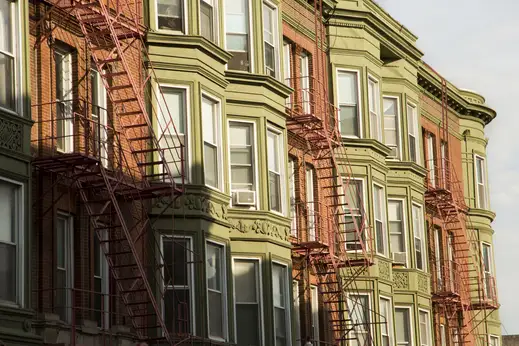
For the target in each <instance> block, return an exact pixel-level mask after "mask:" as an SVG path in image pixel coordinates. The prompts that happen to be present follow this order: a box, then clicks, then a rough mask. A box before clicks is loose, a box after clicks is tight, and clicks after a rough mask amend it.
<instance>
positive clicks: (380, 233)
mask: <svg viewBox="0 0 519 346" xmlns="http://www.w3.org/2000/svg"><path fill="white" fill-rule="evenodd" d="M375 228H376V232H377V252H379V253H385V251H386V250H385V244H384V237H385V234H384V226H383V225H382V222H381V221H378V220H376V221H375Z"/></svg>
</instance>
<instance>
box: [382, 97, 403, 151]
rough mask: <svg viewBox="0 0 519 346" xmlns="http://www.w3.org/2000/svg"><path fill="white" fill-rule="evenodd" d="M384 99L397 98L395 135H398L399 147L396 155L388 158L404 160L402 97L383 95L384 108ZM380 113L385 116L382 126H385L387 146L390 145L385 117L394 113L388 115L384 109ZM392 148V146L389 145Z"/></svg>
mask: <svg viewBox="0 0 519 346" xmlns="http://www.w3.org/2000/svg"><path fill="white" fill-rule="evenodd" d="M384 99H392V100H395V101H396V114H394V117H395V127H396V128H395V133H396V135H395V137H396V141H397V144H396V149H397V155H396V156H394V157H393V156H388V157H387V159H388V160H398V161H399V160H402V133H401V132H402V129H401V128H400V126H401V124H402V119H401V116H402V110H401V105H400V97H398V96H393V95H382V108H384V107H383V106H384ZM380 113H382V117H383V118H384V119H383V121H382V123H383V124H384V125H383V126H382V127H383V131H384V144H385V145H386V146H388V144H387V143H386V141H387V136H386V133H385V131H386V126H385V119H386V116H393V115H386V114H385V112H384V111H383V110H382V111H381V112H380ZM388 147H389V146H388ZM389 148H391V147H389ZM390 154H391V153H390Z"/></svg>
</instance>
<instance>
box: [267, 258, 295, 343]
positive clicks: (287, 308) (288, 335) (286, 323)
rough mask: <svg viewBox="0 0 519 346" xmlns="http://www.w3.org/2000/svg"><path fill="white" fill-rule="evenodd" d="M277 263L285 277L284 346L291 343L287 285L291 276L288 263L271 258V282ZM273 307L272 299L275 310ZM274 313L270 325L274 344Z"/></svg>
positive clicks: (290, 315) (289, 305)
mask: <svg viewBox="0 0 519 346" xmlns="http://www.w3.org/2000/svg"><path fill="white" fill-rule="evenodd" d="M275 265H277V266H280V267H282V268H284V274H285V275H284V278H285V292H284V294H285V328H286V346H291V345H292V314H291V309H292V304H290V285H289V282H291V281H292V277H291V275H290V272H289V269H290V268H289V265H288V264H287V263H283V262H280V261H276V260H273V261H272V263H271V278H272V282H273V277H274V270H273V268H274V266H275ZM272 289H274V287H272ZM272 297H274V292H272ZM275 309H276V306H275V305H274V301H272V311H273V312H275ZM275 315H276V314H275V313H273V314H272V317H273V318H272V323H273V324H272V326H273V329H272V334H273V336H274V345H275V343H276V332H275V330H276V317H275Z"/></svg>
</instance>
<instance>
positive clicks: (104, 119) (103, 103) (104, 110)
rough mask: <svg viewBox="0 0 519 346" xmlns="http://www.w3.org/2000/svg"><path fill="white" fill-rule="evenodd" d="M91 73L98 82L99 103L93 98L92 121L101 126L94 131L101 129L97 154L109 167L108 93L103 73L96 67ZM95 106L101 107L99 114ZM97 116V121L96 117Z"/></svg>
mask: <svg viewBox="0 0 519 346" xmlns="http://www.w3.org/2000/svg"><path fill="white" fill-rule="evenodd" d="M90 73H92V74H93V75H94V81H95V83H96V84H97V95H95V97H96V99H97V101H98V103H99V104H98V105H94V100H91V102H92V105H91V107H92V123H93V126H96V127H97V126H98V125H97V123H98V124H99V128H97V129H95V130H94V133H96V131H97V130H98V129H99V133H97V135H98V136H99V138H94V140H95V144H96V145H99V149H98V150H99V152H96V154H97V155H99V158H100V159H101V164H102V165H103V167H105V168H106V167H108V94H107V92H106V89H105V86H104V84H103V80H102V77H101V73H100V72H99V71H98V70H96V69H91V70H90ZM93 107H98V108H99V115H95V114H94V112H93ZM95 117H97V123H96V120H95V119H94V118H95ZM94 137H95V136H94Z"/></svg>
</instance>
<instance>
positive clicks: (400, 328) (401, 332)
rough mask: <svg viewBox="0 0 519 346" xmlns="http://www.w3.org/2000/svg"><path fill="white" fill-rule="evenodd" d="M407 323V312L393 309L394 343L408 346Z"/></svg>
mask: <svg viewBox="0 0 519 346" xmlns="http://www.w3.org/2000/svg"><path fill="white" fill-rule="evenodd" d="M409 323H410V321H409V310H408V309H398V308H397V309H395V326H396V341H397V343H398V345H408V344H409V342H410V341H411V331H410V329H409V327H410V325H409Z"/></svg>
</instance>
